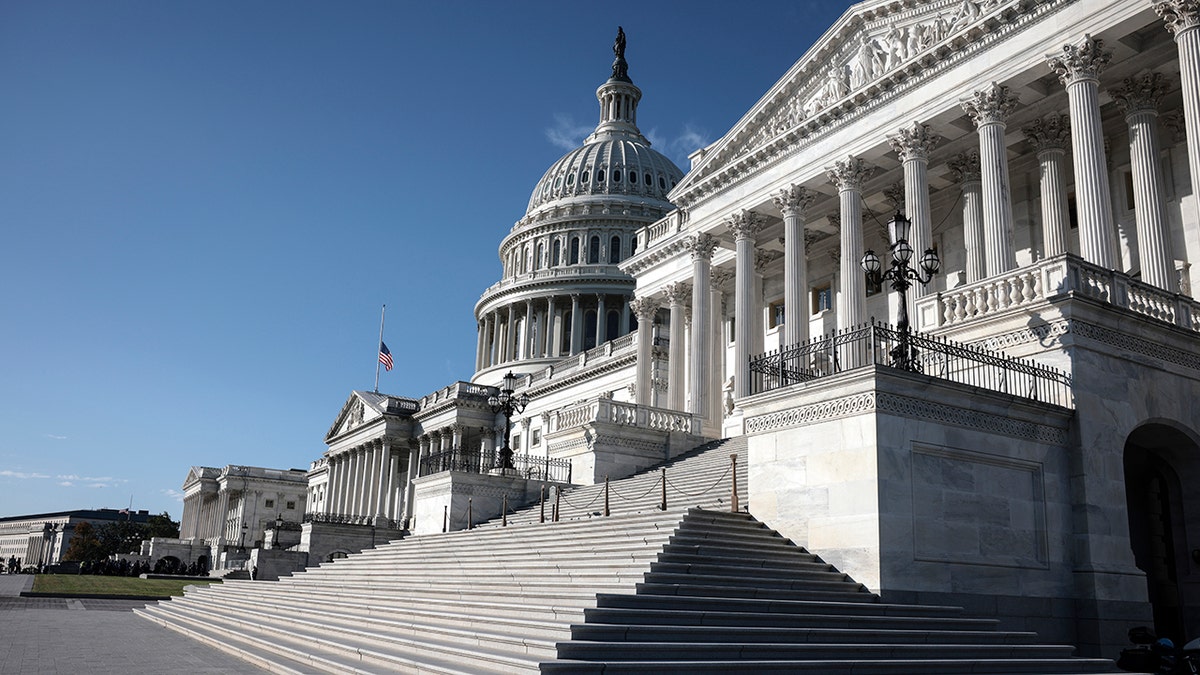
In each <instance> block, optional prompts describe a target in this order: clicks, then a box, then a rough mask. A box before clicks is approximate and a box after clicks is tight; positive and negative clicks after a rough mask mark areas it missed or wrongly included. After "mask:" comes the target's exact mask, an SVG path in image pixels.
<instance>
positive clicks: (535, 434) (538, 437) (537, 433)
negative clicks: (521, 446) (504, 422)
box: [529, 429, 542, 445]
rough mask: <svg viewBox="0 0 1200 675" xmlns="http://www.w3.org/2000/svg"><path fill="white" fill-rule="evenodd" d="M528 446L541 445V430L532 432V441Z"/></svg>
mask: <svg viewBox="0 0 1200 675" xmlns="http://www.w3.org/2000/svg"><path fill="white" fill-rule="evenodd" d="M529 444H530V445H541V444H542V430H541V429H534V430H533V440H531V441H530V442H529Z"/></svg>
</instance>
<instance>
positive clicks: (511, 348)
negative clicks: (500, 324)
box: [504, 303, 517, 361]
mask: <svg viewBox="0 0 1200 675" xmlns="http://www.w3.org/2000/svg"><path fill="white" fill-rule="evenodd" d="M504 360H505V361H516V360H517V305H516V303H509V305H508V325H506V326H505V328H504Z"/></svg>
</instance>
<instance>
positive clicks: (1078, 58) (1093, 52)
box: [1048, 35, 1118, 270]
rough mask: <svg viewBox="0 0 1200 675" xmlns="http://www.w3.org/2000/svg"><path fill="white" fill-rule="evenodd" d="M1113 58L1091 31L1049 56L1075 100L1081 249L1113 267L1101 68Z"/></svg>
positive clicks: (1071, 101) (1113, 239) (1085, 255)
mask: <svg viewBox="0 0 1200 675" xmlns="http://www.w3.org/2000/svg"><path fill="white" fill-rule="evenodd" d="M1111 58H1112V52H1109V51H1106V50H1104V49H1103V42H1102V41H1100V40H1096V39H1093V38H1092V37H1091V36H1090V35H1085V36H1084V38H1083V40H1082V41H1080V42H1078V43H1076V44H1069V45H1064V46H1063V48H1062V53H1061V54H1059V55H1057V56H1051V57H1048V62H1049V64H1050V68H1051V69H1052V70H1054V72H1056V73H1058V79H1059V81H1060V82H1062V83H1063V85H1065V86H1066V88H1067V98H1068V101H1069V104H1070V113H1071V155H1072V158H1073V160H1074V165H1075V204H1076V208H1077V211H1078V214H1079V252H1080V255H1081V256H1082V257H1083V259H1084V260H1086V261H1088V262H1090V263H1093V264H1096V265H1099V266H1101V267H1103V268H1104V269H1109V270H1111V269H1115V268H1116V267H1117V266H1118V259H1117V249H1116V230H1115V228H1114V227H1113V217H1112V197H1111V194H1110V190H1109V184H1108V160H1107V159H1106V153H1105V151H1104V130H1103V129H1102V128H1101V120H1100V72H1101V71H1102V70H1104V67H1105V66H1107V65H1108V62H1109V60H1110V59H1111Z"/></svg>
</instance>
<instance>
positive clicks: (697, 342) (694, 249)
mask: <svg viewBox="0 0 1200 675" xmlns="http://www.w3.org/2000/svg"><path fill="white" fill-rule="evenodd" d="M685 246H686V248H687V250H688V252H689V253H691V256H692V325H694V326H704V325H706V324H708V322H709V321H710V318H709V316H710V314H711V312H712V307H710V306H709V300H710V298H709V294H708V287H709V284H711V283H712V256H713V252H714V251H715V250H716V248H717V242H716V240H715V239H713V238H712V236H710V235H708V234H703V233H702V234H697V235H695V236H693V237H692V238H690V239H688V241H687V243H686V244H685ZM711 349H712V346H711V342H710V340H709V334H708V331H704V330H694V331H692V344H691V354H690V358H689V359H688V383H689V387H690V389H691V391H689V392H688V393H689V394H690V398H691V412H692V414H693V415H699V416H702V417H703V416H705V412H706V411H707V410H708V395H709V392H708V387H706V386H705V381H704V377H703V375H702V374H703V373H704V372H705V368H706V367H708V363H707V361H708V359H709V358H710V356H709V352H710V350H711Z"/></svg>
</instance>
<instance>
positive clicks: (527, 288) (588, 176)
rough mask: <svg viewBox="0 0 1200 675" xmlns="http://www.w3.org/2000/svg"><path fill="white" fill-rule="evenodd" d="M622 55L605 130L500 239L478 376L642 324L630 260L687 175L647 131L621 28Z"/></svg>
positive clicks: (519, 368)
mask: <svg viewBox="0 0 1200 675" xmlns="http://www.w3.org/2000/svg"><path fill="white" fill-rule="evenodd" d="M613 54H614V56H615V59H614V60H613V65H612V76H611V77H609V79H608V80H607V81H606V82H604V84H602V85H600V87H599V88H598V89H597V90H596V99H597V101H598V102H599V104H600V122H599V123H598V124H597V125H596V130H595V131H593V132H592V134H591V135H589V136H588V137H587V138H586V139H585V140H584V142H583V145H582V146H581V147H579V148H576V149H574V150H572V151H570V152H568V153H567V154H565V155H563V157H562V158H560V159H559V160H558V161H556V162H555V163H554V164H553V165H551V166H550V169H549V170H548V171H546V173H545V174H544V175H543V176H542V178H541V180H539V181H538V182H537V185H536V186H535V187H534V189H533V194H532V195H531V196H530V198H529V207H528V209H527V210H526V212H525V215H524V216H523V217H522V218H521V219H520V220H519V221H517V223H516V225H515V226H514V227H513V228H512V230H511V231H510V232H509V234H508V236H506V237H505V238H504V240H503V241H502V242H501V243H500V250H499V253H500V262H501V265H502V274H501V278H500V281H498V282H497V283H495V284H492V286H490V287H489V288H488V289H487V290H485V291H484V292H483V295H482V296H481V297H480V299H479V302H478V303H477V304H476V306H475V318H476V320H477V322H478V327H479V344H478V348H479V350H478V352H477V354H476V372H475V376H474V377H473V378H472V381H473V382H477V383H482V384H497V383H499V382H500V381H501V379H502V377H503V375H505V374H507V373H508V372H513V373H515V374H517V375H522V374H533V373H539V372H541V373H544V372H545V370H546V369H547V368H548V367H551V366H553V365H554V364H556V363H559V362H560V360H562V359H564V358H570V357H573V356H575V355H577V354H579V353H580V352H583V351H587V350H589V349H593V348H596V347H598V346H600V345H603V344H604V343H605V342H608V341H610V340H618V339H621V338H626V342H628V340H629V338H628V336H629V334H630V332H631V331H633V330H636V329H637V320H636V317H634V316H633V315H632V312H631V311H630V309H629V301H630V300H631V299H632V297H633V289H634V286H635V285H636V284H635V282H634V280H633V277H631V276H629V275H628V274H626V273H625V272H623V271H622V270H621V268H620V263H621V262H622V261H623V260H625V259H626V258H628V257H629V256H632V255H634V254H635V253H636V252H637V233H638V231H639V230H641V229H642V228H644V227H646V226H647V225H649V224H651V223H653V222H656V221H657V220H658V219H660V218H662V217H663V216H664V215H666V214H667V213H668V212H669V211H671V210H672V209H674V206H672V205H671V203H670V202H669V201H667V194H668V193H669V192H670V191H671V189H672V188H674V187H675V185H676V184H677V183H678V182H679V181H680V179H682V178H683V172H682V171H680V170H679V167H677V166H675V164H674V163H673V162H672V161H671V160H669V159H667V157H666V156H665V155H663V154H662V153H660V152H658V151H657V150H653V149H651V148H650V141H648V140H646V137H645V136H643V135H642V132H641V131H639V130H638V127H637V108H638V102H639V101H640V100H641V98H642V90H641V89H638V88H637V87H636V86H634V84H633V82H632V81H631V80H630V79H629V70H628V69H629V66H628V64H627V63H626V61H625V33H624V31H622V30H620V29H618V33H617V40H616V42H615V43H614V45H613Z"/></svg>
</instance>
